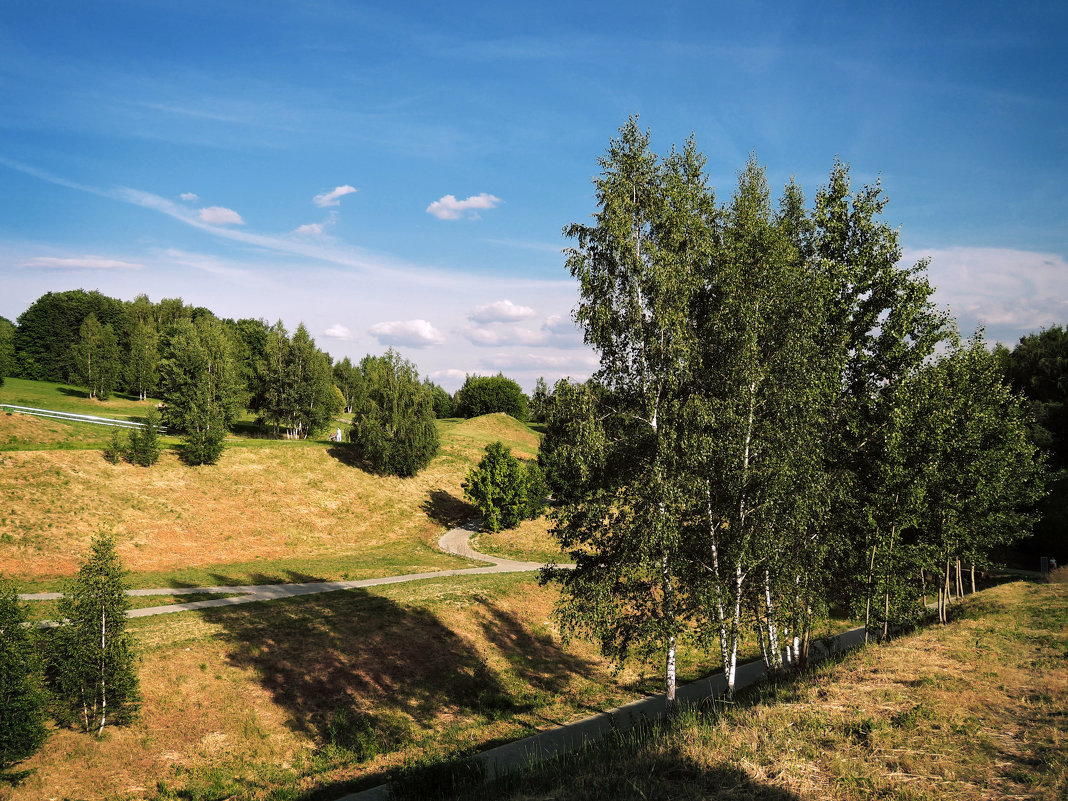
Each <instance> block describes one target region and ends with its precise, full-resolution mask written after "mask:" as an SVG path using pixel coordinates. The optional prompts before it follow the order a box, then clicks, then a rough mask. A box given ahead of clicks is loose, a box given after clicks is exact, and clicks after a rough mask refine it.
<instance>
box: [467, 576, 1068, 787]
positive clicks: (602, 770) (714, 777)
mask: <svg viewBox="0 0 1068 801" xmlns="http://www.w3.org/2000/svg"><path fill="white" fill-rule="evenodd" d="M1066 708H1068V588H1065V587H1064V586H1063V585H1052V586H1051V585H1042V584H1023V583H1016V584H1012V585H1005V586H1001V587H997V588H994V589H991V590H987V591H984V592H982V593H980V594H979V595H977V596H975V597H973V598H972V599H970V600H969V601H968V602H967V604H966V606H965V608H964V610H963V611H962V613H961V614H959V615H958V619H957V620H955V622H953V623H952V624H950V625H949V626H946V627H939V626H934V627H931V628H928V629H926V630H923V631H920V632H918V633H916V634H914V635H911V636H907V637H903V638H901V639H899V640H897V641H894V642H892V643H890V644H888V645H885V646H872V647H869V648H867V649H865V650H863V651H860V652H857V653H854V654H851V655H849V656H847V657H845V658H844V659H842V660H841V661H840V662H839V663H836V664H827V665H822V666H819V667H817V668H815V669H814V670H812V671H811V672H809V673H808V674H805V675H803V676H801V677H798V678H796V679H791V680H787V681H781V682H778V683H773V684H769V685H765V686H763V687H761V688H759V689H757V690H756V691H754V692H751V693H749V694H747V695H745V696H744V697H743V698H742V699H740V701H739V703H738V704H737V705H733V706H720V707H719V708H717V709H714V710H712V711H708V712H700V713H696V712H694V713H689V714H687V715H684V716H683V717H682V718H681V719H680V720H679V721H677V722H676V723H675V724H674V725H673V726H670V727H658V728H653V729H646V730H643V731H641V732H639V733H638V734H636V735H635V736H633V737H629V738H627V739H626V740H624V741H623V742H621V743H617V744H616V745H615V747H614V749H613V748H611V747H607V748H601V749H597V750H594V751H592V752H589V753H587V754H585V755H582V756H579V757H573V758H570V759H568V760H565V761H563V762H561V763H557V764H554V765H553V766H550V767H547V768H544V769H542V770H540V771H536V772H534V773H533V774H531V775H529V776H527V777H524V778H522V779H513V780H511V781H510V782H506V783H504V784H503V785H498V786H496V787H491V788H487V789H486V790H483V791H478V792H475V793H472V794H470V795H469V796H464V798H471V799H475V798H478V799H485V798H493V799H503V798H510V799H516V800H518V799H524V800H525V801H533V800H534V799H544V800H546V801H547V800H548V799H556V800H559V801H564V800H565V799H566V800H568V801H576V800H577V799H601V798H613V799H617V798H618V799H639V798H641V799H645V798H677V799H719V798H730V799H737V800H738V801H749V800H751V799H776V801H792V800H793V799H800V798H828V799H846V800H848V801H853V800H854V799H855V800H856V801H861V799H869V798H902V799H943V798H954V799H976V801H978V800H979V799H1002V798H1004V799H1011V798H1028V799H1050V801H1052V800H1053V799H1063V798H1065V797H1066V794H1068V720H1066V717H1065V709H1066Z"/></svg>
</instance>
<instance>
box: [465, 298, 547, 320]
mask: <svg viewBox="0 0 1068 801" xmlns="http://www.w3.org/2000/svg"><path fill="white" fill-rule="evenodd" d="M536 314H537V312H536V311H534V310H533V309H532V308H530V307H529V306H517V305H516V304H514V303H512V301H510V300H508V299H505V300H497V301H494V302H493V303H487V304H485V305H484V306H476V307H475V308H474V309H472V310H471V311H470V312H468V315H467V318H468V319H469V320H472V321H473V322H476V323H512V322H515V321H517V320H526V319H528V318H530V317H533V316H534V315H536Z"/></svg>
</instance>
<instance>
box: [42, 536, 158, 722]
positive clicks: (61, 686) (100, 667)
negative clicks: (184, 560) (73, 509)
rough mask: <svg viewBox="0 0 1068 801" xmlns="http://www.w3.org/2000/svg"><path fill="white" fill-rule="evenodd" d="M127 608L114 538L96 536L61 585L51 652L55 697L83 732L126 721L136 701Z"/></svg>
mask: <svg viewBox="0 0 1068 801" xmlns="http://www.w3.org/2000/svg"><path fill="white" fill-rule="evenodd" d="M128 608H129V601H128V599H127V596H126V586H125V583H124V581H123V570H122V566H121V564H120V563H119V557H118V554H117V552H116V550H115V541H114V540H113V539H112V537H111V536H110V535H109V534H106V533H102V534H99V535H98V536H97V537H95V538H94V539H93V542H92V545H91V547H90V550H89V555H88V556H87V557H86V559H85V561H84V562H83V563H82V567H81V569H80V570H79V571H78V575H77V577H75V579H74V580H73V581H72V582H70V583H69V585H68V586H67V587H66V588H65V589H64V594H63V598H62V599H61V600H60V615H61V617H63V618H65V619H66V621H67V623H66V625H63V626H61V627H59V628H58V629H57V630H56V633H55V653H54V656H53V659H54V663H55V675H56V695H57V701H58V702H59V703H60V704H61V707H62V709H63V710H64V712H65V715H66V716H67V720H68V721H69V722H72V723H73V722H77V723H78V724H80V725H81V727H82V728H83V729H84V730H85V731H87V732H96V734H98V735H99V734H101V733H102V732H103V731H104V727H105V726H106V725H107V724H109V723H111V724H121V723H126V722H128V721H130V720H131V719H133V718H134V717H135V716H136V714H137V712H138V709H139V707H140V704H141V694H140V684H139V681H138V678H137V671H136V667H135V662H136V657H135V655H134V652H133V645H132V642H131V639H130V635H129V633H128V632H127V631H126V610H127V609H128Z"/></svg>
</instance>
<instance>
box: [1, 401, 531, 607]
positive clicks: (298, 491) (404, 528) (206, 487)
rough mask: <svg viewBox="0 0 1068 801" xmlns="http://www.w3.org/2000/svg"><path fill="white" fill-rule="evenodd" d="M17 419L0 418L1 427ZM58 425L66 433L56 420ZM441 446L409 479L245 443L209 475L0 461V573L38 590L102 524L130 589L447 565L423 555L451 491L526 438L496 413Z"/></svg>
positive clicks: (455, 498)
mask: <svg viewBox="0 0 1068 801" xmlns="http://www.w3.org/2000/svg"><path fill="white" fill-rule="evenodd" d="M26 419H28V418H25V417H22V416H19V415H13V416H11V417H8V416H6V415H2V414H0V440H2V439H3V438H4V435H5V429H4V426H5V425H12V421H16V422H19V423H21V422H22V421H25V420H26ZM57 425H60V426H64V425H66V424H62V423H59V424H57ZM439 425H440V429H441V435H442V449H441V452H440V453H439V455H438V456H437V457H436V458H435V459H434V460H433V462H432V463H431V464H430V466H429V467H428V468H427V469H426V470H424V471H423V472H422V473H420V474H419V475H418V476H416V477H415V478H412V479H397V478H391V477H381V476H375V475H372V474H370V473H368V472H366V471H365V470H363V469H361V468H360V467H359V466H356V465H353V464H351V460H350V459H349V457H348V453H347V451H346V449H344V448H339V447H335V446H332V445H330V444H329V443H314V442H312V443H309V442H285V441H277V440H245V441H243V442H241V443H240V444H242V445H243V447H232V448H230V449H228V451H227V452H226V453H225V454H224V456H223V458H222V459H221V460H220V462H219V464H218V465H215V466H212V467H200V468H189V467H187V466H185V465H183V464H181V463H180V462H179V461H178V458H177V456H176V454H174V453H172V452H165V453H164V454H163V456H162V458H161V459H160V462H159V464H157V465H156V466H154V467H152V468H149V469H144V468H138V467H134V466H132V465H129V464H119V465H111V464H108V463H107V462H105V461H104V459H103V458H102V457H101V455H100V453H99V452H97V451H88V450H77V449H75V450H71V449H62V450H39V451H27V450H19V451H8V452H2V453H0V498H2V499H3V500H2V503H0V574H4V575H6V576H7V577H9V578H15V579H17V580H18V581H19V583H20V585H21V587H22V588H23V589H25V590H29V589H47V588H51V587H55V586H57V584H58V583H59V582H58V579H59V578H61V577H63V576H69V575H71V574H73V573H74V572H75V571H76V569H77V564H78V555H79V554H81V553H84V552H85V550H86V547H87V545H88V543H89V540H90V539H91V537H92V535H93V534H94V533H95V532H96V531H97V530H98V529H99V528H100V527H101V526H107V527H110V528H111V529H112V530H113V532H114V533H115V536H116V538H117V539H118V541H119V553H120V555H121V556H122V559H123V562H124V565H125V566H126V567H127V569H129V570H130V571H132V573H133V575H132V576H131V585H133V586H187V585H197V584H244V583H265V582H273V581H304V580H318V579H335V578H362V577H369V576H379V575H391V574H396V573H406V572H416V571H420V570H428V569H435V568H441V567H446V566H456V565H458V564H463V562H462V561H461V560H457V559H456V558H454V557H449V556H446V555H445V554H442V553H440V552H438V551H436V549H435V548H434V547H433V543H434V541H435V540H436V538H437V536H438V535H439V534H440V532H441V531H442V529H443V528H444V527H445V526H447V525H452V524H455V523H456V522H459V521H460V520H463V519H466V518H467V517H469V516H470V515H471V514H472V510H471V509H470V507H468V506H467V505H466V504H465V503H463V501H462V489H461V487H460V484H461V482H462V481H463V478H464V476H465V474H466V472H467V471H468V470H469V469H470V468H471V467H472V466H473V465H474V464H475V463H476V462H477V460H478V459H479V458H480V456H481V453H482V450H483V449H484V447H485V445H486V444H487V443H489V442H491V441H493V440H495V439H501V440H503V441H505V443H506V444H508V445H510V446H511V447H512V449H513V451H515V452H516V453H517V454H519V455H521V456H524V457H527V458H530V457H532V456H534V454H535V453H536V449H537V445H538V437H537V435H536V434H534V433H533V432H532V431H530V429H529V428H527V427H526V426H524V425H522V424H520V423H517V422H516V421H514V420H512V419H511V418H509V417H506V416H505V415H490V416H487V417H483V418H478V419H474V420H465V421H458V420H444V421H439Z"/></svg>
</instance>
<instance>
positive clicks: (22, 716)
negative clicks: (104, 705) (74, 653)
mask: <svg viewBox="0 0 1068 801" xmlns="http://www.w3.org/2000/svg"><path fill="white" fill-rule="evenodd" d="M25 622H26V613H25V611H24V610H23V608H22V604H20V603H19V599H18V594H17V593H16V592H15V588H14V587H12V586H9V585H8V584H7V583H6V582H4V583H0V769H3V768H6V767H7V766H8V765H11V764H13V763H15V762H18V761H19V760H20V759H25V758H26V757H28V756H31V755H33V754H34V753H35V752H36V751H37V749H38V748H40V747H41V743H43V742H44V739H45V735H46V730H45V727H44V712H45V706H46V694H45V691H44V685H43V671H42V665H41V660H40V657H39V656H38V652H37V642H36V637H35V636H34V631H33V630H32V629H29V628H27V627H26V626H25V625H23V624H24V623H25Z"/></svg>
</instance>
